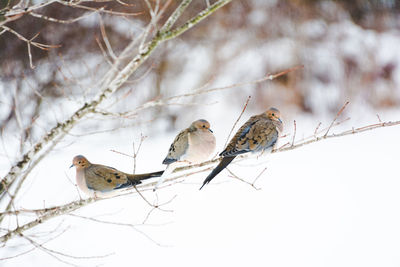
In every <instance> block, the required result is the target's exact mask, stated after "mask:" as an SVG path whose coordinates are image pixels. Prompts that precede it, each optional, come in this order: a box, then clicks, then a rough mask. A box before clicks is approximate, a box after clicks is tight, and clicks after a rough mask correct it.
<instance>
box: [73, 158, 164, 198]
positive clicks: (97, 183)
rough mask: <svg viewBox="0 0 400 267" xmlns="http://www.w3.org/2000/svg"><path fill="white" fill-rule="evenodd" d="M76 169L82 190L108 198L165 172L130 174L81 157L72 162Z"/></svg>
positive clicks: (91, 194)
mask: <svg viewBox="0 0 400 267" xmlns="http://www.w3.org/2000/svg"><path fill="white" fill-rule="evenodd" d="M73 166H75V167H76V181H77V184H78V187H79V189H80V190H82V191H83V192H84V193H85V194H87V195H88V196H91V197H108V196H112V195H115V194H117V193H118V189H122V188H128V187H131V186H134V185H137V184H140V183H141V181H142V180H145V179H149V178H153V177H159V176H161V175H162V174H163V172H164V171H159V172H152V173H144V174H128V173H125V172H122V171H119V170H117V169H115V168H112V167H108V166H104V165H100V164H92V163H91V162H90V161H89V160H87V159H86V158H85V157H84V156H82V155H79V156H76V157H74V159H73V160H72V165H71V167H73Z"/></svg>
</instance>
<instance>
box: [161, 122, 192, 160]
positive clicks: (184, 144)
mask: <svg viewBox="0 0 400 267" xmlns="http://www.w3.org/2000/svg"><path fill="white" fill-rule="evenodd" d="M188 136H189V130H188V129H185V130H183V131H181V132H180V133H179V134H178V135H177V136H176V137H175V140H174V142H172V144H171V146H170V147H169V150H168V155H167V156H166V157H165V159H164V161H163V164H171V163H172V162H175V161H178V160H179V159H180V158H181V157H182V156H183V155H185V153H186V151H187V149H188V147H189V141H188Z"/></svg>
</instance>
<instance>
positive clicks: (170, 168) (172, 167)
mask: <svg viewBox="0 0 400 267" xmlns="http://www.w3.org/2000/svg"><path fill="white" fill-rule="evenodd" d="M174 170H175V164H174V163H171V164H169V165H168V166H167V168H166V169H165V171H164V173H163V174H162V175H161V176H160V179H158V182H157V184H156V185H155V186H154V188H153V192H154V191H156V190H157V189H158V187H159V186H160V185H161V184H162V183H163V182H164V181H165V179H167V178H168V176H170V174H171V173H172V172H173V171H174Z"/></svg>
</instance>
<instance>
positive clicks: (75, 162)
mask: <svg viewBox="0 0 400 267" xmlns="http://www.w3.org/2000/svg"><path fill="white" fill-rule="evenodd" d="M74 166H75V167H76V168H77V169H81V168H87V167H89V166H90V162H89V161H88V160H87V159H86V158H85V157H84V156H82V155H78V156H75V157H74V158H73V159H72V165H71V166H70V168H72V167H74Z"/></svg>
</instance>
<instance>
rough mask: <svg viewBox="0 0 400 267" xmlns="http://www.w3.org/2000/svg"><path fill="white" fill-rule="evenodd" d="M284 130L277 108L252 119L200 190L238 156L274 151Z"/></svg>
mask: <svg viewBox="0 0 400 267" xmlns="http://www.w3.org/2000/svg"><path fill="white" fill-rule="evenodd" d="M282 130H283V126H282V121H281V119H280V112H279V110H278V109H276V108H270V109H268V110H267V111H266V112H264V113H261V114H259V115H255V116H253V117H251V118H250V119H249V120H248V121H247V122H246V123H245V124H243V126H242V127H240V129H239V130H238V131H237V133H236V134H235V136H234V137H233V138H232V139H231V141H230V142H229V144H228V145H227V147H226V148H225V150H224V151H222V152H221V153H220V154H219V155H220V156H221V157H222V160H221V162H220V163H219V164H218V166H217V167H215V169H214V170H213V171H212V172H211V173H210V174H209V175H208V176H207V178H206V179H205V180H204V182H203V185H202V186H201V187H200V190H201V189H202V188H203V186H205V185H206V184H208V183H209V182H210V181H211V180H212V179H213V178H214V177H215V176H216V175H217V174H218V173H220V172H221V171H222V170H223V169H225V168H226V167H227V166H228V165H229V163H231V162H232V160H233V159H234V158H235V157H236V156H238V155H240V154H244V153H248V152H259V151H265V150H268V149H271V150H272V148H273V146H274V145H275V144H276V142H277V141H278V137H279V134H280V132H282Z"/></svg>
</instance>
